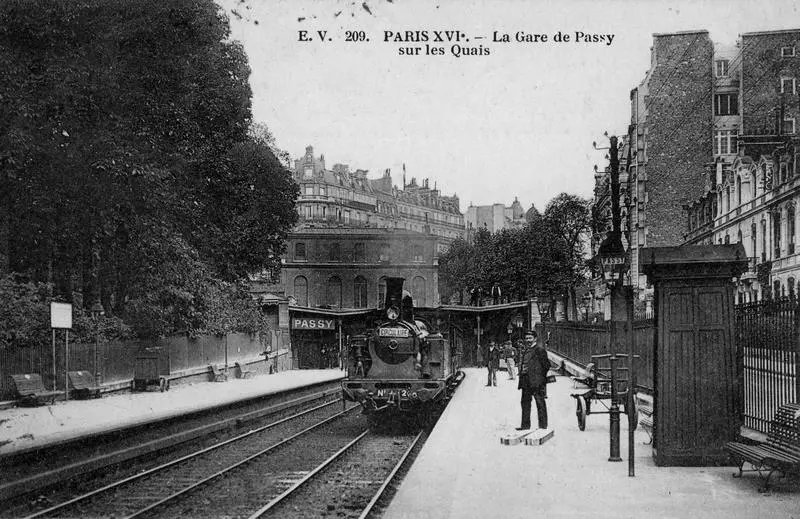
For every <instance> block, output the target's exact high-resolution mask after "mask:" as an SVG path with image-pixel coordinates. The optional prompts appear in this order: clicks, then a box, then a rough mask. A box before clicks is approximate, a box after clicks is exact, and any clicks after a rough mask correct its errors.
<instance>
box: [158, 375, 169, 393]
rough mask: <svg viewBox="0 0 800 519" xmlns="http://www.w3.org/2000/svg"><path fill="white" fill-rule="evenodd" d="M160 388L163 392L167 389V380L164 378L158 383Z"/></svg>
mask: <svg viewBox="0 0 800 519" xmlns="http://www.w3.org/2000/svg"><path fill="white" fill-rule="evenodd" d="M158 388H159V389H160V390H161V392H162V393H163V392H164V391H165V390H166V389H167V381H166V380H164V379H163V378H162V379H161V381H160V382H159V384H158Z"/></svg>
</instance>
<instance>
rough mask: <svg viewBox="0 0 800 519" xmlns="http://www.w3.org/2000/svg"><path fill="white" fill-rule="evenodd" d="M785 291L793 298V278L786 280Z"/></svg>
mask: <svg viewBox="0 0 800 519" xmlns="http://www.w3.org/2000/svg"><path fill="white" fill-rule="evenodd" d="M786 289H787V291H788V292H789V295H790V296H792V297H794V295H795V294H794V278H789V279H787V280H786Z"/></svg>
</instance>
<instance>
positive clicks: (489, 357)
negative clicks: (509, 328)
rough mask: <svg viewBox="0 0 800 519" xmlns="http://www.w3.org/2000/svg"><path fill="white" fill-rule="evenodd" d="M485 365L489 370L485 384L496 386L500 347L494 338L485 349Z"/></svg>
mask: <svg viewBox="0 0 800 519" xmlns="http://www.w3.org/2000/svg"><path fill="white" fill-rule="evenodd" d="M486 367H487V368H488V370H489V379H488V381H487V382H486V385H487V386H497V370H498V369H499V368H500V349H499V348H498V347H497V343H495V342H494V339H492V340H491V341H489V348H488V349H487V350H486Z"/></svg>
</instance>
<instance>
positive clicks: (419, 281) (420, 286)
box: [411, 276, 428, 306]
mask: <svg viewBox="0 0 800 519" xmlns="http://www.w3.org/2000/svg"><path fill="white" fill-rule="evenodd" d="M411 294H412V295H413V296H414V306H428V305H427V301H426V300H425V278H424V277H422V276H417V277H415V278H414V281H413V282H412V283H411Z"/></svg>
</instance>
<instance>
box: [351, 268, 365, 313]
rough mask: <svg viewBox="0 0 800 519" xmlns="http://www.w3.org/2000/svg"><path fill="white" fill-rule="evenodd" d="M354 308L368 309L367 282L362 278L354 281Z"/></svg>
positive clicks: (359, 277)
mask: <svg viewBox="0 0 800 519" xmlns="http://www.w3.org/2000/svg"><path fill="white" fill-rule="evenodd" d="M353 307H355V308H366V307H367V280H366V279H365V278H364V277H362V276H357V277H356V279H355V280H354V281H353Z"/></svg>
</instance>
